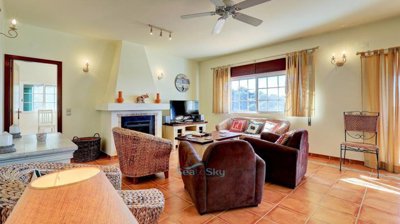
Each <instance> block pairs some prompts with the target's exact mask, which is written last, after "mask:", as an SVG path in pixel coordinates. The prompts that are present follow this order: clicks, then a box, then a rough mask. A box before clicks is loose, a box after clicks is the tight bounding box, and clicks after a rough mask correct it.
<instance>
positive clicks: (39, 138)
mask: <svg viewBox="0 0 400 224" xmlns="http://www.w3.org/2000/svg"><path fill="white" fill-rule="evenodd" d="M46 139H47V133H37V134H36V140H37V141H38V142H46Z"/></svg>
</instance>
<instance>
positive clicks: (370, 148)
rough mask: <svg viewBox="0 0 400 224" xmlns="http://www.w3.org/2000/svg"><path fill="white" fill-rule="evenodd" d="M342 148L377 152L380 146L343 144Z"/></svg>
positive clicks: (354, 143) (356, 143) (355, 143)
mask: <svg viewBox="0 0 400 224" xmlns="http://www.w3.org/2000/svg"><path fill="white" fill-rule="evenodd" d="M340 145H341V146H342V147H346V148H350V149H361V150H369V151H375V150H377V149H378V146H376V145H372V144H366V143H358V142H343V143H342V144H340Z"/></svg>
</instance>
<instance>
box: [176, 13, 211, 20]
mask: <svg viewBox="0 0 400 224" xmlns="http://www.w3.org/2000/svg"><path fill="white" fill-rule="evenodd" d="M213 15H215V12H201V13H194V14H189V15H183V16H181V18H182V19H191V18H196V17H202V16H213Z"/></svg>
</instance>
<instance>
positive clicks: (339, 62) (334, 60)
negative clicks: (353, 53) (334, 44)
mask: <svg viewBox="0 0 400 224" xmlns="http://www.w3.org/2000/svg"><path fill="white" fill-rule="evenodd" d="M346 60H347V59H346V54H345V53H344V52H343V53H342V58H341V60H337V58H335V55H332V58H331V64H332V65H336V66H337V67H342V66H343V65H344V64H345V63H346Z"/></svg>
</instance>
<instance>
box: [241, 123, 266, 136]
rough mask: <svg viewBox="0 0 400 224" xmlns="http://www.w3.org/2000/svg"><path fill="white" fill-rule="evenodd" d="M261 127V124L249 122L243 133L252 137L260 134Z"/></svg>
mask: <svg viewBox="0 0 400 224" xmlns="http://www.w3.org/2000/svg"><path fill="white" fill-rule="evenodd" d="M262 126H263V123H261V122H257V121H250V122H249V126H248V127H247V129H246V131H245V132H244V133H247V134H253V135H255V134H260V132H261V128H262Z"/></svg>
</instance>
